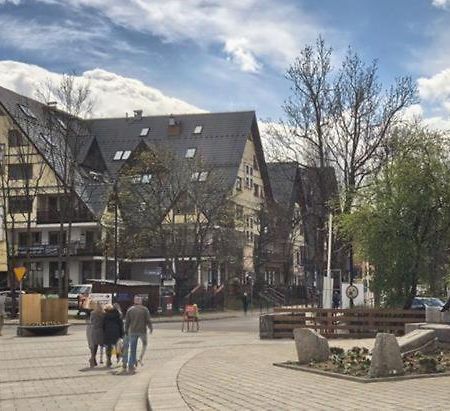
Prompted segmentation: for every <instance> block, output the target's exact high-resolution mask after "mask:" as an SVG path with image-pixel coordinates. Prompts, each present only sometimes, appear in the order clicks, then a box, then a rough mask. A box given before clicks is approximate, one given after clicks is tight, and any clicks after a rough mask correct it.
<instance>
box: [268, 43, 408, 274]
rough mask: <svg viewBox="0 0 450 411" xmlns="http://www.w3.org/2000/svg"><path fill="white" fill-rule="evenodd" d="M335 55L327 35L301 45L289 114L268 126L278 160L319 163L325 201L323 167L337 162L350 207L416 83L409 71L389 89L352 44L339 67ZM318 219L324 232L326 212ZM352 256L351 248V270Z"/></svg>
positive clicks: (287, 104)
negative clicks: (409, 75) (334, 58)
mask: <svg viewBox="0 0 450 411" xmlns="http://www.w3.org/2000/svg"><path fill="white" fill-rule="evenodd" d="M331 61H332V50H331V48H329V47H327V46H326V45H325V42H324V40H323V39H322V38H319V39H318V40H317V42H316V45H315V46H306V47H305V48H304V49H303V50H302V52H301V53H300V55H299V57H298V58H297V59H296V60H295V61H294V63H293V65H292V66H291V67H290V69H289V70H288V72H287V75H286V77H287V79H288V80H289V81H290V82H291V91H292V96H291V97H290V98H289V99H288V100H287V101H286V102H285V104H284V107H283V108H284V111H285V113H286V116H287V119H286V120H285V121H281V122H280V123H279V124H277V125H274V126H272V128H271V129H270V130H269V134H270V135H271V137H270V139H269V146H270V147H271V149H272V150H271V151H272V153H273V155H272V157H273V158H275V159H276V160H283V161H286V160H294V161H298V162H299V163H300V164H301V165H303V166H311V165H312V166H317V170H318V175H317V177H318V180H319V190H320V196H321V198H322V204H323V203H324V202H325V199H326V198H327V193H326V181H324V180H323V178H322V174H323V173H322V172H320V169H322V168H324V167H326V166H333V167H335V169H336V171H337V174H338V179H339V182H340V185H341V191H342V197H341V198H342V201H341V209H342V211H343V212H345V213H349V212H351V210H352V205H353V199H354V194H355V192H356V191H357V190H358V189H359V188H360V187H361V186H362V185H363V183H364V180H365V178H366V177H367V176H369V175H370V174H372V173H374V172H376V171H377V170H378V169H379V167H380V165H381V164H382V163H383V161H384V159H385V154H386V145H387V144H388V140H389V133H390V131H391V129H392V128H393V127H394V126H395V125H396V124H398V123H399V122H400V121H401V112H402V110H403V109H405V108H406V107H408V106H409V105H411V104H413V103H414V102H415V101H416V88H415V85H414V83H413V81H412V80H411V78H410V77H402V78H399V79H397V80H396V82H395V84H394V85H392V86H391V87H390V88H389V89H388V90H384V89H383V87H382V85H381V83H380V81H379V80H378V78H377V71H378V66H377V63H376V62H375V61H374V62H372V63H371V64H366V63H365V62H364V61H362V60H361V58H360V57H359V56H358V54H357V53H355V52H354V51H353V50H352V49H351V48H349V49H348V52H347V54H346V56H345V57H344V60H343V62H342V65H341V67H340V68H339V69H338V70H336V69H334V68H333V67H332V66H331ZM325 212H326V210H325ZM319 220H320V221H321V223H320V227H319V230H321V232H322V231H323V229H324V228H325V224H326V215H325V214H324V215H321V216H319ZM319 243H320V244H322V245H323V239H322V240H320V241H319ZM322 248H323V247H322ZM351 256H352V252H351V250H350V260H351V261H350V270H352V265H353V263H352V259H351Z"/></svg>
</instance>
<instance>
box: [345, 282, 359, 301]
mask: <svg viewBox="0 0 450 411" xmlns="http://www.w3.org/2000/svg"><path fill="white" fill-rule="evenodd" d="M358 293H359V291H358V287H356V286H355V285H349V286H348V287H347V289H346V290H345V295H346V296H347V297H348V298H349V299H350V300H354V299H355V298H356V297H358Z"/></svg>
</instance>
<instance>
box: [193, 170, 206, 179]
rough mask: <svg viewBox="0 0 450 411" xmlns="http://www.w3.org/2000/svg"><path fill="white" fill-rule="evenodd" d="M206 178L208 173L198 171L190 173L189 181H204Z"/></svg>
mask: <svg viewBox="0 0 450 411" xmlns="http://www.w3.org/2000/svg"><path fill="white" fill-rule="evenodd" d="M207 178H208V172H207V171H200V172H195V173H192V175H191V181H206V179H207Z"/></svg>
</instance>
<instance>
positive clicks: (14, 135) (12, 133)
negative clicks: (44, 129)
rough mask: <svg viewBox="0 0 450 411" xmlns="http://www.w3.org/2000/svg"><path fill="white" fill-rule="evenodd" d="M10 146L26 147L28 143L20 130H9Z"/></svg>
mask: <svg viewBox="0 0 450 411" xmlns="http://www.w3.org/2000/svg"><path fill="white" fill-rule="evenodd" d="M8 144H9V146H10V147H19V146H26V145H27V143H26V141H25V139H24V138H23V137H22V134H21V133H20V131H19V130H14V129H12V130H8Z"/></svg>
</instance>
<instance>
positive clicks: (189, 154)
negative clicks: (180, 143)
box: [185, 148, 197, 158]
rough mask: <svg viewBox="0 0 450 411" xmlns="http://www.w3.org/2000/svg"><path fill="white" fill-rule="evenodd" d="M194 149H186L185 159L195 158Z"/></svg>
mask: <svg viewBox="0 0 450 411" xmlns="http://www.w3.org/2000/svg"><path fill="white" fill-rule="evenodd" d="M196 151H197V149H196V148H188V149H187V150H186V154H185V158H193V157H194V156H195V152H196Z"/></svg>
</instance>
